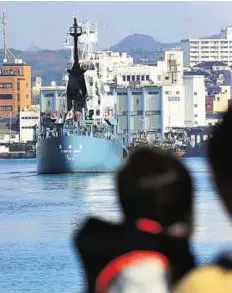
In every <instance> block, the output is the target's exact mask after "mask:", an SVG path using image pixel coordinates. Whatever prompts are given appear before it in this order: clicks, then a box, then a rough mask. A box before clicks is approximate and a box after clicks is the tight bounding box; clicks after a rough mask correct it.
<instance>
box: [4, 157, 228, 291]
mask: <svg viewBox="0 0 232 293" xmlns="http://www.w3.org/2000/svg"><path fill="white" fill-rule="evenodd" d="M184 163H186V165H187V166H188V167H189V168H190V170H191V171H192V175H193V177H194V182H195V192H196V200H195V202H196V205H195V224H196V228H195V233H194V235H193V238H192V246H193V250H194V252H195V253H196V255H197V259H198V261H199V262H208V261H210V260H211V259H212V257H213V256H214V255H215V254H216V253H217V252H218V250H219V249H221V248H222V247H225V246H229V245H231V244H232V227H231V222H230V221H229V219H228V218H227V216H226V213H225V212H224V211H223V208H222V206H221V204H220V202H219V201H218V198H217V194H216V192H215V190H214V187H213V185H212V183H211V180H210V173H209V171H208V168H207V164H206V162H205V160H204V159H202V158H194V159H185V160H184ZM0 186H1V189H0V190H1V196H0V288H1V289H0V292H4V293H12V292H14V293H25V292H31V293H47V292H49V293H52V292H54V293H55V292H56V293H71V292H72V293H73V292H80V291H81V290H82V289H83V285H84V282H85V279H84V275H83V270H82V267H81V263H80V261H79V259H78V258H77V257H76V255H75V253H74V251H73V247H72V234H73V231H74V229H76V228H77V229H78V228H79V227H80V226H81V224H82V223H83V221H84V220H85V219H86V217H87V216H88V215H95V216H99V217H103V218H106V219H110V220H112V221H118V220H120V217H121V214H120V212H119V206H118V202H117V200H116V197H115V188H114V177H113V175H112V174H111V175H108V174H103V175H87V174H84V175H80V174H59V175H37V173H36V160H0ZM93 245H94V244H93Z"/></svg>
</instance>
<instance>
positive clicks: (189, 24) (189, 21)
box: [188, 17, 192, 39]
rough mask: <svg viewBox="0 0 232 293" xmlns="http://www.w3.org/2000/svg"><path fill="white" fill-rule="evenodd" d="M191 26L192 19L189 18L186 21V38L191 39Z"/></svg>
mask: <svg viewBox="0 0 232 293" xmlns="http://www.w3.org/2000/svg"><path fill="white" fill-rule="evenodd" d="M191 25H192V19H191V17H190V18H189V19H188V38H189V39H190V37H191Z"/></svg>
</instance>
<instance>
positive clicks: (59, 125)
mask: <svg viewBox="0 0 232 293" xmlns="http://www.w3.org/2000/svg"><path fill="white" fill-rule="evenodd" d="M69 35H70V36H71V37H73V39H74V49H73V55H74V64H73V66H72V69H70V70H68V73H69V80H68V86H67V113H65V114H64V113H60V114H58V115H56V116H55V115H46V114H44V115H41V123H40V125H41V126H40V131H39V135H38V142H37V159H38V166H37V169H38V173H49V174H51V173H69V172H78V173H101V172H114V171H115V170H116V169H117V168H118V167H119V166H120V165H121V164H122V163H123V162H124V161H125V159H126V158H127V154H128V152H127V149H126V148H125V147H124V145H123V138H122V137H121V136H119V135H118V134H117V120H116V119H114V118H108V119H105V122H104V123H103V124H101V125H96V124H94V120H93V119H92V112H91V111H87V108H86V101H87V98H88V92H87V88H86V84H85V78H84V72H85V70H86V69H83V68H81V66H80V63H79V56H78V37H80V36H81V35H82V28H81V27H80V26H78V25H77V19H76V17H74V24H73V26H72V27H71V28H70V30H69Z"/></svg>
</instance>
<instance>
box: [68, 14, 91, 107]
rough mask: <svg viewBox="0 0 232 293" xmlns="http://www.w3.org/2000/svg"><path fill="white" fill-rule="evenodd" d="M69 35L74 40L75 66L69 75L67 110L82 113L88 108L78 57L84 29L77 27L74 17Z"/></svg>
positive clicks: (82, 71)
mask: <svg viewBox="0 0 232 293" xmlns="http://www.w3.org/2000/svg"><path fill="white" fill-rule="evenodd" d="M68 34H69V35H70V36H72V37H73V39H74V51H73V55H74V64H73V66H72V69H71V70H67V71H68V73H69V81H68V86H67V109H68V111H70V110H71V109H72V108H73V106H74V111H75V112H76V111H78V112H82V109H83V108H85V107H86V95H87V89H86V84H85V79H84V72H85V70H83V69H82V68H81V67H80V64H79V57H78V47H77V42H78V38H79V37H80V36H81V35H82V28H81V27H80V26H78V25H77V19H76V17H74V24H73V26H71V27H70V29H69V32H68Z"/></svg>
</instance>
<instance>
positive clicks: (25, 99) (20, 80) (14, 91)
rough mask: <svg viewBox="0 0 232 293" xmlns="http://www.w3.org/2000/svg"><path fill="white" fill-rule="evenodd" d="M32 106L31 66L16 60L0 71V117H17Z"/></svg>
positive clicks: (5, 65)
mask: <svg viewBox="0 0 232 293" xmlns="http://www.w3.org/2000/svg"><path fill="white" fill-rule="evenodd" d="M30 106H31V66H30V65H27V64H24V63H23V61H22V60H21V59H16V60H15V63H13V64H4V65H3V66H2V67H1V69H0V117H9V115H12V116H16V115H17V114H18V113H19V112H20V111H21V110H23V109H30Z"/></svg>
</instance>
